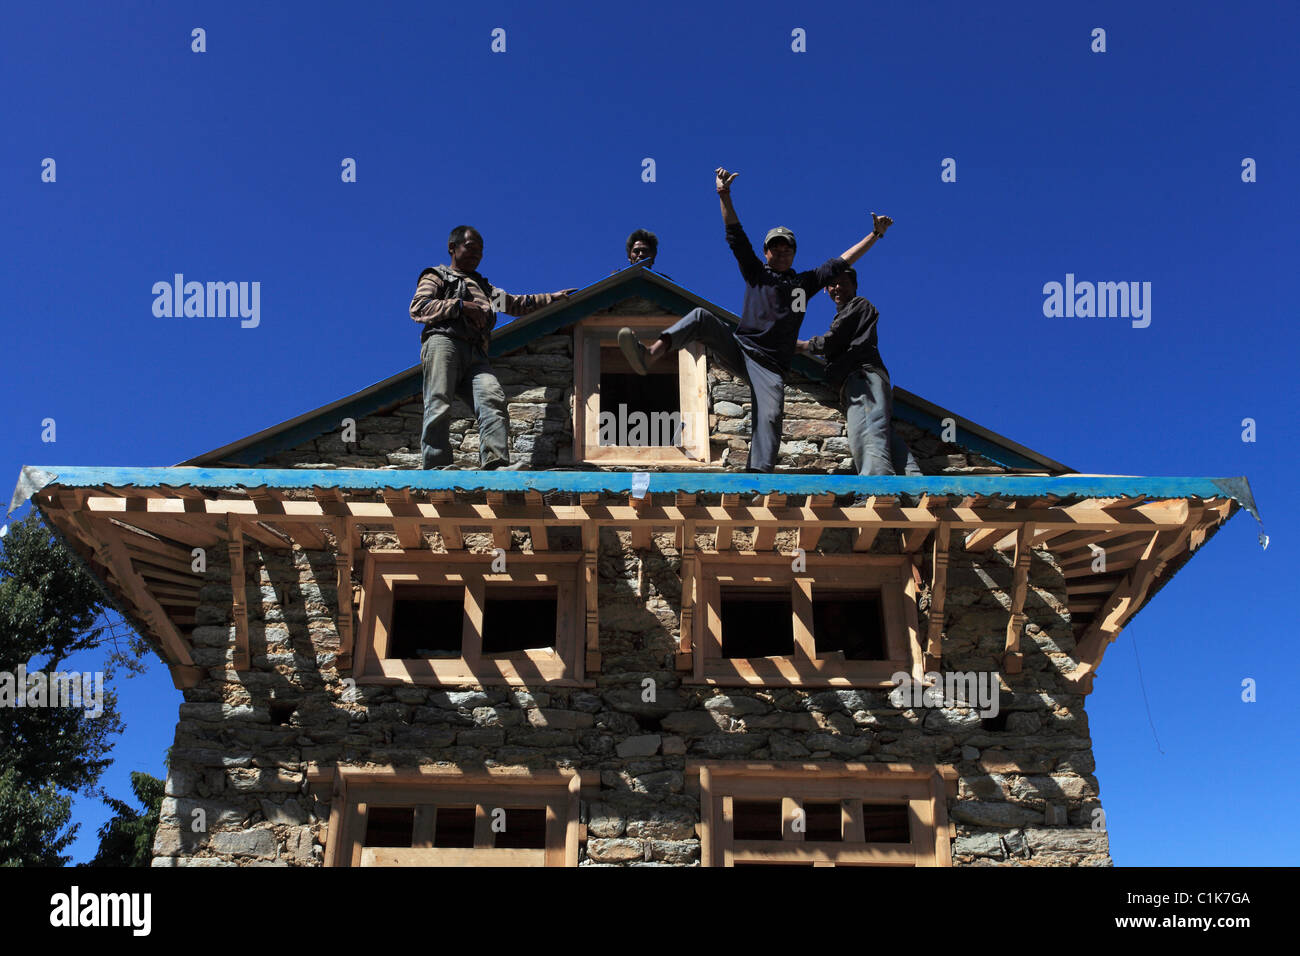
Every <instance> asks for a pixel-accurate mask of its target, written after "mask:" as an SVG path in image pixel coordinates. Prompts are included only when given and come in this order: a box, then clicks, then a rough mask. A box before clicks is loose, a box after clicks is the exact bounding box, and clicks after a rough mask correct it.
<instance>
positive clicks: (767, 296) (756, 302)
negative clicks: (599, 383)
mask: <svg viewBox="0 0 1300 956" xmlns="http://www.w3.org/2000/svg"><path fill="white" fill-rule="evenodd" d="M737 175H739V174H738V173H731V172H728V171H727V170H725V169H722V168H719V169H717V170H715V172H714V188H715V189H716V190H717V193H718V199H719V201H720V203H721V206H722V221H723V223H725V225H726V229H727V244H728V245H729V246H730V247H731V251H732V253H733V254H734V255H735V257H736V262H737V264H739V266H740V274H741V276H742V277H744V280H745V303H744V308H743V310H742V311H741V321H740V325H739V326H738V327H737V326H733V325H731V323H729V322H727V321H725V320H723V319H721V318H719V317H718V316H716V315H714V314H713V313H712V312H709V311H708V310H707V309H693V310H691V311H690V312H688V313H687V314H686V315H685V316H684V317H683V318H682V320H681V321H680V322H678V323H676V324H675V325H673V326H671V327H669V328H668V329H666V330H665V331H664V332H663V333H662V334H661V335H660V336H659V338H658V339H656V340H655V341H654V343H652V344H651V345H649V346H646V345H644V344H643V343H641V342H639V341H638V340H637V338H636V333H634V332H633V331H632V330H631V329H628V328H624V329H621V330H620V331H619V333H618V344H619V346H620V347H621V348H622V350H623V354H624V355H625V356H626V357H627V360H628V363H629V364H630V365H631V366H632V368H633V369H634V370H635V371H637V372H638V373H640V374H642V375H644V374H645V373H646V369H647V368H648V367H649V366H650V365H652V364H654V363H655V362H657V361H658V360H659V359H661V358H662V357H663V356H664V355H667V354H670V353H672V352H674V351H676V350H678V349H680V348H682V347H683V346H685V345H688V344H689V343H691V342H694V341H700V342H703V343H704V344H705V346H706V347H707V348H708V350H709V354H710V355H712V356H713V358H714V359H715V360H716V361H718V362H720V363H721V364H722V365H723V366H725V367H726V368H727V369H729V370H730V371H731V372H732V373H734V374H736V375H738V376H740V377H741V378H743V379H744V380H745V381H746V382H747V383H748V384H749V387H750V391H751V392H752V394H753V402H752V406H751V409H752V414H751V422H752V425H751V429H750V431H751V436H752V437H751V438H750V444H749V461H748V463H747V466H746V470H747V471H761V472H767V471H771V470H772V468H773V466H774V465H775V464H776V456H777V452H778V451H779V450H780V447H781V423H782V419H783V416H784V410H785V374H786V373H787V372H788V371H789V370H790V362H791V360H792V359H793V357H794V348H795V342H796V340H797V339H798V337H799V326H800V325H801V324H802V323H803V318H804V313H805V312H806V311H807V303H808V300H809V299H811V298H812V297H813V296H814V295H816V294H817V291H818V290H819V289H821V288H822V287H824V286H825V285H826V284H827V283H828V282H830V281H831V280H832V279H833V278H834V277H835V276H837V275H839V274H840V273H841V272H843V271H844V269H846V268H847V267H848V266H849V265H851V264H853V263H854V262H856V261H857V260H858V259H859V258H861V256H862V254H863V253H864V252H866V251H867V250H868V249H870V248H871V246H872V244H873V243H874V242H875V241H876V239H877V238H878V237H879V236H881V235H883V234H884V230H885V229H887V228H888V227H889V225H890V223H891V222H892V220H890V218H889V217H888V216H876V215H875V214H874V213H873V214H872V218H873V220H874V222H875V228H874V229H873V231H872V232H871V234H870V235H868V236H866V237H864V238H863V239H862V241H860V242H858V243H857V244H856V245H854V246H852V247H850V248H849V249H847V250H845V252H844V254H843V255H841V256H836V257H835V258H832V259H828V260H826V262H824V263H822V265H820V266H818V267H817V268H816V269H810V270H808V271H806V272H795V271H794V268H793V265H794V254H795V238H794V233H793V232H791V231H790V230H789V229H786V228H785V227H784V226H777V227H776V228H774V229H771V230H769V232H768V233H767V238H766V239H765V240H764V242H763V255H764V257H765V258H766V260H767V262H766V263H764V262H763V261H762V260H761V259H759V258H758V256H757V255H755V254H754V247H753V246H752V245H751V244H750V241H749V237H748V236H746V235H745V230H744V229H742V228H741V226H740V218H739V217H738V216H737V215H736V210H735V207H734V206H732V204H731V183H732V180H734V179H735V178H736V176H737Z"/></svg>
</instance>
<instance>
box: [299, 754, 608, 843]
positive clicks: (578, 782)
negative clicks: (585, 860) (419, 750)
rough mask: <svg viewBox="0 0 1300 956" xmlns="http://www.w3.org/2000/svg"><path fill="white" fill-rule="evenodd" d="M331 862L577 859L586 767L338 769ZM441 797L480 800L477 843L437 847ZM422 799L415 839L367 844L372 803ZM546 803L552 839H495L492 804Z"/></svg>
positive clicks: (468, 801) (403, 804) (418, 801)
mask: <svg viewBox="0 0 1300 956" xmlns="http://www.w3.org/2000/svg"><path fill="white" fill-rule="evenodd" d="M332 782H333V792H332V794H331V805H330V822H329V832H328V835H327V839H326V846H325V865H326V866H577V865H578V846H579V843H580V842H581V840H582V836H583V827H582V826H581V824H580V822H579V809H580V806H579V794H580V790H581V787H582V777H581V774H580V773H578V772H576V771H571V770H543V771H524V770H521V769H518V768H492V769H489V770H484V771H476V772H468V773H466V772H463V771H460V770H458V769H455V768H452V769H444V768H421V769H420V770H418V771H393V770H381V771H373V772H372V771H365V770H354V769H351V768H346V769H344V768H340V769H337V770H336V771H335V773H334V775H333V781H332ZM438 804H461V805H463V804H473V805H474V806H475V821H474V846H473V847H472V848H468V847H466V848H460V847H456V848H451V847H445V848H442V847H434V846H433V833H434V826H435V821H436V812H437V811H436V808H437V806H438ZM384 806H399V807H408V806H409V807H414V808H415V820H414V834H413V839H412V842H413V844H414V845H413V846H411V847H366V846H365V845H364V843H365V836H366V823H367V817H368V813H369V809H370V807H384ZM496 808H502V809H504V810H506V826H507V827H508V826H509V811H510V810H511V809H512V808H514V809H518V808H529V809H534V808H538V809H544V810H545V811H546V835H545V843H546V846H545V847H544V848H542V849H515V848H509V849H507V848H501V849H497V848H495V847H493V846H492V842H493V839H494V834H493V831H492V810H494V809H496Z"/></svg>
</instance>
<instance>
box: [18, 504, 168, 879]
mask: <svg viewBox="0 0 1300 956" xmlns="http://www.w3.org/2000/svg"><path fill="white" fill-rule="evenodd" d="M103 601H104V597H103V594H102V593H101V592H100V590H99V588H98V587H97V586H96V584H95V582H94V581H93V580H92V579H91V577H90V576H89V575H88V574H87V573H86V572H85V571H84V570H83V569H82V567H81V565H80V564H79V563H78V562H77V561H76V560H75V558H74V556H73V555H71V554H69V553H68V551H67V549H65V548H64V547H63V546H62V545H61V544H60V543H59V542H58V540H57V539H55V538H54V536H53V535H52V533H51V532H50V530H49V529H48V528H46V527H45V526H44V525H43V524H42V523H41V521H40V517H39V515H38V514H37V512H35V511H33V512H32V513H31V514H29V515H28V516H27V518H25V519H23V520H22V521H20V522H15V523H14V524H12V525H10V527H9V532H8V534H7V535H6V537H4V538H3V539H0V671H4V672H7V673H8V674H16V673H17V670H18V667H19V665H23V666H25V667H26V669H27V671H28V672H29V673H34V672H37V671H40V672H45V673H49V672H53V671H55V670H57V669H59V667H60V665H61V664H62V663H63V662H64V661H65V660H67V658H68V657H69V656H70V655H72V654H75V653H77V652H79V651H89V650H93V649H96V648H101V647H102V648H104V649H105V650H107V651H109V657H110V662H109V665H108V666H106V667H105V676H106V677H108V676H110V675H111V673H112V667H113V665H114V664H120V665H123V666H125V667H126V668H127V669H129V670H132V671H139V670H142V669H143V663H142V662H141V661H140V659H139V658H140V656H141V652H142V650H143V648H144V647H145V645H144V643H143V641H142V640H141V639H140V638H139V637H134V638H132V639H126V640H125V641H123V640H122V639H121V638H120V636H119V634H118V633H117V632H116V630H115V627H116V626H115V625H113V624H106V623H102V622H103V620H105V619H104V617H103V615H104V611H105V608H104V605H103ZM118 626H120V625H118ZM122 727H123V725H122V722H121V720H120V719H119V717H118V714H117V701H116V697H115V695H114V694H113V693H112V692H111V691H110V690H109V689H108V687H107V686H106V687H105V688H104V700H103V712H102V714H100V715H99V716H98V717H91V716H89V715H88V714H87V711H86V710H85V709H82V708H76V707H0V862H5V863H9V864H11V865H32V864H44V865H59V864H61V863H64V862H66V860H67V857H64V856H62V855H61V851H62V850H63V849H65V848H66V847H67V846H68V844H69V843H71V842H72V839H73V835H74V834H75V832H76V827H75V826H73V827H71V828H70V829H67V830H66V831H65V829H64V828H65V827H67V826H68V822H69V819H70V817H71V803H72V800H71V797H70V796H69V795H68V794H70V793H76V792H79V791H81V792H86V793H95V792H96V784H97V782H98V780H99V778H100V776H101V774H103V772H104V768H105V767H107V766H108V764H109V763H110V762H111V761H110V758H109V750H110V749H111V747H112V737H113V736H114V735H115V734H118V733H120V732H121V730H122Z"/></svg>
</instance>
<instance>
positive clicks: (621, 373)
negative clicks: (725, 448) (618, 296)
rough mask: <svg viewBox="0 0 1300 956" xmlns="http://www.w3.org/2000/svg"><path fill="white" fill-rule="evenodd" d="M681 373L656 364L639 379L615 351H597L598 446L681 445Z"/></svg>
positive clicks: (668, 364) (672, 365) (671, 364)
mask: <svg viewBox="0 0 1300 956" xmlns="http://www.w3.org/2000/svg"><path fill="white" fill-rule="evenodd" d="M680 380H681V370H680V369H679V368H678V366H677V364H676V363H674V362H658V363H656V364H655V365H653V366H651V368H650V374H649V375H638V374H637V373H636V372H634V371H632V369H631V367H630V366H629V365H628V364H627V359H625V358H624V357H623V353H622V352H620V351H619V350H618V348H616V347H615V348H609V347H608V346H602V347H601V350H600V387H599V395H600V408H601V416H600V436H599V440H600V444H601V445H604V446H610V445H620V444H622V445H627V446H632V447H646V446H679V445H681V443H682V432H683V428H682V416H681V395H680Z"/></svg>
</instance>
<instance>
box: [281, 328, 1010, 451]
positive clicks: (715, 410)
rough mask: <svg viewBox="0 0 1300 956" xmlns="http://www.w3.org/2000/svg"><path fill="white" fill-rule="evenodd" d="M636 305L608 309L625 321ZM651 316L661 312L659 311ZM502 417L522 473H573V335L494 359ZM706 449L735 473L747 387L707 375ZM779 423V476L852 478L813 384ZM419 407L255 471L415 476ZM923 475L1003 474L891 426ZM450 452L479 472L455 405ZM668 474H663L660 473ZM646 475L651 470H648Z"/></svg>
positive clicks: (378, 416) (366, 420)
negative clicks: (396, 471) (395, 471)
mask: <svg viewBox="0 0 1300 956" xmlns="http://www.w3.org/2000/svg"><path fill="white" fill-rule="evenodd" d="M636 308H637V306H636V304H635V302H628V303H622V304H620V305H619V306H618V307H616V308H615V309H611V310H607V311H613V312H618V313H620V314H623V313H628V314H633V313H634V312H635V310H636ZM654 311H655V312H660V311H662V310H661V309H659V308H658V307H657V306H656V307H654ZM492 366H493V369H494V370H495V371H496V375H497V378H498V379H499V380H500V382H501V385H502V388H503V389H504V390H505V393H506V399H507V401H508V403H509V412H510V437H511V452H512V456H513V457H514V459H515V460H516V461H520V460H522V461H524V462H526V463H527V465H528V467H529V468H533V469H546V468H552V467H556V466H559V467H573V466H574V461H573V401H574V380H573V334H572V332H571V331H570V330H564V331H562V332H559V333H556V334H554V335H547V336H542V337H540V338H538V339H535V340H534V341H533V342H530V343H529V344H528V345H527V347H525V348H524V349H523V350H520V351H516V352H512V353H511V354H509V355H506V356H502V357H500V358H497V359H493V362H492ZM708 377H709V395H710V406H711V408H710V415H709V428H710V443H711V446H712V454H713V458H714V461H715V462H717V463H719V464H721V466H722V467H724V468H726V469H729V470H732V471H738V470H742V469H743V468H744V467H745V458H746V456H747V455H748V454H749V434H750V394H749V387H748V386H747V385H746V384H745V383H744V382H743V381H739V380H736V379H734V378H733V377H732V376H731V375H729V374H728V373H727V372H725V371H723V370H722V369H721V368H718V367H717V366H716V365H715V364H713V363H710V366H709V376H708ZM785 403H786V404H785V422H784V428H783V431H782V443H781V450H780V460H779V464H778V470H797V471H823V472H841V473H845V474H849V473H852V471H853V460H852V457H851V455H850V453H849V441H848V438H847V437H845V431H844V415H843V413H842V412H841V411H840V409H839V406H838V403H837V399H836V396H835V395H834V394H832V392H831V390H830V389H828V388H827V387H826V386H824V385H822V384H821V383H819V382H814V381H812V380H810V379H808V378H806V377H804V376H802V375H798V374H792V375H791V376H790V378H789V381H788V382H787V385H786V390H785ZM422 414H423V401H422V399H421V398H420V397H418V396H417V397H415V398H412V399H411V400H409V401H406V402H403V403H402V404H400V405H398V406H396V407H393V408H389V409H385V410H382V411H380V412H377V413H375V414H373V415H367V416H365V417H363V418H361V419H359V420H358V421H357V422H356V426H357V427H356V438H357V440H356V442H354V443H348V444H344V442H343V441H342V440H341V436H342V427H343V423H342V421H341V420H340V422H339V423H338V424H337V426H336V427H335V428H334V429H333V430H332V431H330V432H328V433H326V434H324V435H321V436H320V437H318V438H315V439H313V440H311V441H307V442H303V443H302V444H300V445H298V446H297V447H295V448H292V449H289V450H286V451H281V452H277V453H276V454H274V455H272V456H270V457H269V458H267V459H266V460H265V461H262V462H260V463H259V465H260V467H263V468H419V467H420V427H421V418H422ZM894 427H895V428H896V429H897V431H898V433H899V434H900V435H902V437H903V438H904V440H906V441H907V443H908V445H909V446H910V447H911V449H912V451H913V453H914V454H915V455H916V457H917V460H918V461H919V462H920V465H921V469H922V470H923V471H924V472H925V473H926V474H940V473H948V474H980V473H987V472H998V471H1002V470H1003V469H1001V468H999V467H998V466H997V465H996V464H994V463H993V462H991V461H989V460H988V459H986V458H983V457H982V456H979V455H976V454H974V453H972V452H968V451H966V450H965V449H962V448H960V447H959V446H957V445H954V444H951V443H947V442H942V441H940V440H939V439H938V437H937V436H934V435H931V434H929V433H927V432H923V431H921V430H920V429H918V428H916V427H915V426H914V425H911V424H910V423H908V422H902V421H898V420H897V419H896V420H895V421H894ZM451 443H452V446H453V448H454V449H455V460H456V463H457V464H458V465H460V466H461V467H464V468H477V467H478V449H479V444H478V423H477V421H476V420H475V418H474V414H473V411H472V410H471V409H470V408H469V407H468V406H466V405H465V404H464V402H462V401H460V400H459V399H458V400H457V401H456V402H455V403H454V404H453V406H452V423H451ZM664 467H667V466H664ZM645 468H646V469H648V470H655V466H654V465H649V464H648V465H646V466H645Z"/></svg>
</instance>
